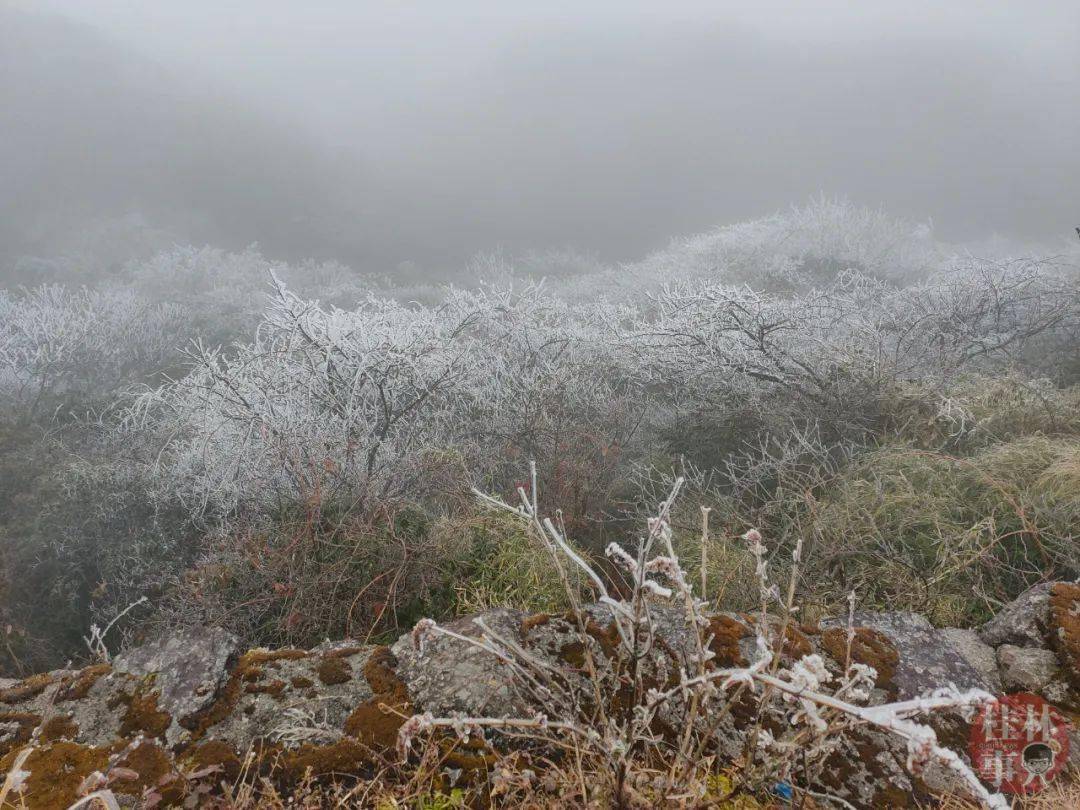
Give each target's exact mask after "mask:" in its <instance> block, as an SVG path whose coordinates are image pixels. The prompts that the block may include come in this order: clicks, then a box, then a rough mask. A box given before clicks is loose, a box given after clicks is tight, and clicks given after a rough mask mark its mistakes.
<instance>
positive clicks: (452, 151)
mask: <svg viewBox="0 0 1080 810" xmlns="http://www.w3.org/2000/svg"><path fill="white" fill-rule="evenodd" d="M15 5H16V6H17V7H19V8H29V7H30V6H31V4H29V3H22V4H15ZM32 5H33V7H34V8H37V9H47V10H49V11H51V12H53V13H54V14H55V15H57V16H60V17H64V18H65V19H69V20H75V21H78V22H79V23H81V24H83V25H84V26H85V27H86V28H87V30H92V32H93V34H94V35H95V36H99V35H100V36H104V37H105V38H106V39H105V40H104V41H105V42H107V43H109V47H115V49H116V50H117V53H118V54H119V53H122V54H123V56H122V57H118V58H122V59H124V60H134V59H138V60H145V61H146V63H147V64H151V63H152V64H154V65H156V66H158V67H160V68H161V69H162V75H163V76H164V77H167V79H166V78H163V79H162V81H168V82H170V83H175V84H176V86H178V87H183V88H184V92H185V93H188V94H190V95H192V96H194V97H195V98H201V97H203V96H205V97H207V98H213V99H215V103H223V104H224V106H226V107H229V108H230V114H232V113H233V112H234V110H233V109H232V108H236V109H244V110H250V112H251V115H252V116H253V117H257V119H258V120H259V121H260V124H259V125H257V126H253V127H252V128H251V129H244V130H243V132H245V133H247V134H245V135H244V138H252V139H255V138H258V135H255V134H251V133H259V132H268V131H270V130H273V131H274V137H275V138H287V139H290V140H289V143H290V146H289V147H288V148H289V149H300V147H299V146H296V145H295V144H299V143H303V144H304V147H303V148H305V149H310V151H311V152H312V154H316V155H318V159H319V160H320V161H322V164H321V166H322V168H320V169H319V171H320V172H322V171H325V172H326V174H327V177H329V178H333V176H334V175H340V177H341V178H344V177H346V176H347V177H348V178H349V180H348V181H347V182H345V181H342V185H343V186H345V185H347V186H348V188H347V189H345V188H342V189H334V190H333V192H330V191H327V192H325V193H324V192H323V189H324V188H328V186H326V185H324V184H322V183H323V181H321V180H320V184H312V185H311V188H310V189H308V190H307V191H305V192H304V193H305V194H309V195H310V196H311V197H312V198H316V197H324V196H325V197H327V198H329V197H333V199H334V200H335V202H333V203H332V205H333V206H338V207H342V206H346V205H348V206H352V208H349V211H350V213H349V215H348V216H347V217H343V218H342V223H341V224H337V225H335V226H334V228H332V229H330V228H328V229H325V231H316V230H310V231H305V232H303V233H302V232H301V229H299V228H295V229H294V230H291V231H288V236H287V237H286V236H281V234H282V233H283V231H281V230H280V229H279V228H277V227H276V226H275V223H276V222H277V220H278V219H280V220H281V221H282V222H293V223H295V222H299V221H300V219H302V218H303V217H301V216H300V215H298V214H297V213H296V211H290V209H289V202H288V199H287V198H288V197H289V196H290V195H289V194H288V191H287V189H288V187H289V182H288V181H287V180H285V179H281V178H277V179H275V181H274V183H272V184H271V185H270V186H268V187H267V188H266V189H260V187H259V182H260V181H259V179H258V178H259V177H260V176H261V175H262V174H263V172H262V171H260V170H259V169H257V168H252V169H250V170H248V171H247V173H246V174H245V175H244V178H245V180H244V188H245V191H244V193H240V192H235V191H234V190H232V189H230V190H228V193H230V194H233V193H235V195H236V196H235V197H234V198H231V199H235V200H236V201H237V202H235V203H230V207H231V208H235V207H239V208H243V207H244V206H245V205H246V204H247V199H248V198H247V197H245V196H244V195H245V194H249V195H250V199H251V200H252V205H255V204H256V201H257V204H258V205H259V206H262V207H261V208H259V210H258V212H257V214H253V215H251V216H250V217H246V218H245V217H240V216H238V217H237V218H236V221H235V222H233V221H232V220H230V221H229V224H228V225H227V227H226V226H222V228H221V229H219V230H220V234H219V233H217V232H213V235H214V237H215V238H216V237H218V236H220V241H226V242H235V243H238V244H246V243H247V242H251V241H259V242H260V243H264V244H266V243H268V242H269V243H270V244H271V245H272V246H273V245H274V238H275V234H276V235H277V236H278V237H279V238H280V239H281V240H283V241H281V242H280V247H281V252H283V253H296V254H302V255H308V254H311V255H314V254H316V253H319V252H320V250H319V247H318V245H319V244H323V245H324V246H325V250H326V251H329V252H331V253H333V252H335V251H336V252H338V253H341V254H343V255H342V256H341V258H344V259H345V260H352V261H354V262H355V261H357V260H359V261H363V260H364V259H365V258H366V257H371V258H372V260H377V261H379V262H393V261H394V260H397V259H411V258H415V259H419V260H421V261H422V262H426V263H429V264H430V263H438V262H439V261H443V260H445V261H447V262H453V261H458V260H460V259H461V258H462V257H464V256H467V255H468V254H469V253H471V252H473V251H475V250H478V249H482V248H490V247H492V246H495V245H500V244H501V245H504V246H508V247H510V248H513V249H526V248H530V247H545V246H555V245H574V246H578V247H581V248H585V249H589V250H594V251H597V252H598V253H600V254H601V255H602V256H604V257H606V258H612V259H629V258H634V257H636V256H638V255H640V254H641V253H642V252H644V251H646V250H648V249H651V248H654V247H658V246H660V245H662V244H663V243H664V242H665V241H666V240H667V239H668V237H670V236H673V235H676V234H679V233H688V232H694V231H697V230H701V229H703V228H707V227H709V226H711V225H714V224H719V223H723V222H728V221H733V220H737V219H745V218H749V217H753V216H757V215H761V214H764V213H768V212H770V211H773V210H776V209H778V208H783V207H786V206H787V205H789V204H792V203H800V202H803V201H805V200H806V199H807V198H808V197H809V196H811V195H814V194H816V193H818V192H825V193H827V194H847V195H848V196H850V197H851V198H852V199H854V200H855V201H857V202H860V203H866V204H871V205H878V204H880V205H883V206H885V207H886V208H887V209H889V210H890V211H893V212H895V213H896V214H899V215H903V216H909V217H913V218H916V219H920V220H925V219H928V218H932V219H933V220H934V223H935V225H936V228H937V231H938V233H939V236H941V237H943V238H945V239H950V240H963V239H973V238H978V237H981V236H985V235H987V234H989V233H992V232H1001V233H1005V234H1008V235H1012V236H1016V237H1021V238H1026V239H1060V238H1064V237H1065V236H1067V235H1070V234H1071V233H1072V227H1073V226H1074V225H1076V224H1080V3H1078V2H1076V0H1062V1H1061V2H1038V1H1037V0H1036V1H1032V0H1025V1H1024V2H1019V0H1017V2H1008V3H995V2H966V1H958V0H948V1H947V2H944V1H942V0H939V1H938V2H888V3H882V2H845V3H841V2H798V3H795V2H791V3H761V2H757V3H749V2H747V3H726V2H721V1H719V0H714V2H690V1H689V0H668V1H667V2H655V3H646V2H640V0H606V1H605V2H574V3H571V2H545V3H531V2H530V3H525V2H512V1H511V0H503V2H476V1H475V0H452V1H451V0H438V1H437V2H425V3H415V2H414V3H389V2H366V1H365V0H353V1H352V2H345V1H344V0H339V1H336V2H333V1H331V0H321V1H320V0H308V1H307V2H299V0H296V1H295V2H285V0H232V2H227V1H226V0H218V1H217V2H210V1H209V0H155V2H136V1H134V0H132V1H131V2H120V1H119V0H36V2H35V3H33V4H32ZM71 81H72V82H74V83H75V86H76V87H77V86H78V82H79V81H81V78H80V75H73V76H72V79H71ZM222 100H224V101H223V102H222ZM34 114H35V115H46V114H47V112H42V110H41V109H38V108H35V113H34ZM205 114H206V115H209V116H210V117H209V118H207V119H206V122H205V123H204V124H203V125H201V126H206V127H209V128H210V129H211V130H212V129H213V128H214V124H213V116H212V115H211V114H209V113H205ZM253 120H255V119H254V118H253ZM2 126H3V125H2V124H0V127H2ZM237 131H239V130H237ZM133 137H135V139H136V143H140V142H139V141H138V138H137V135H136V136H133ZM294 141H295V143H294ZM234 146H235V144H231V145H230V148H232V147H234ZM144 147H145V143H141V145H140V146H139V148H140V149H141V148H144ZM125 148H128V149H130V148H132V147H125ZM277 148H278V147H277V146H272V147H271V146H266V145H264V144H254V145H253V151H254V152H256V153H258V154H259V155H262V156H265V158H266V160H267V161H268V162H269V161H273V160H274V155H275V154H276V152H275V150H276V149H277ZM282 148H284V147H282ZM282 154H285V153H284V152H283V153H282ZM288 154H290V155H292V154H298V152H295V151H291V152H288ZM92 157H93V156H88V157H87V159H88V160H90V159H92ZM289 161H291V162H293V163H294V165H296V166H298V167H300V168H298V169H297V172H298V174H302V175H304V176H305V177H308V176H311V175H312V173H310V172H308V171H307V170H306V169H305V168H303V166H304V165H305V164H303V163H302V162H301V161H300V159H299V158H289V159H288V160H287V161H286V162H289ZM170 162H171V163H174V162H175V161H170ZM191 165H193V166H195V165H196V164H194V163H193V164H191ZM198 165H203V164H198ZM253 165H254V164H253ZM338 166H340V167H341V168H340V171H339V170H338V169H337V168H335V167H338ZM353 172H355V175H354V174H352V173H353ZM27 177H28V178H29V179H26V182H28V183H30V182H32V178H30V176H29V175H27ZM353 177H355V178H356V179H355V180H353V179H352V178H353ZM208 179H209V178H208ZM170 182H171V181H170ZM185 182H186V183H190V184H191V185H192V186H197V185H198V184H199V182H200V177H199V176H198V175H197V174H196V176H194V177H191V176H188V177H187V178H186V179H185ZM327 182H331V181H330V180H328V181H327ZM137 183H138V181H132V184H135V185H137ZM125 188H127V187H125ZM124 193H126V194H127V193H129V192H128V191H125V192H124ZM162 193H164V192H162ZM223 193H224V192H223ZM196 196H197V195H195V194H194V192H192V193H191V194H190V195H189V196H188V197H185V199H184V201H183V202H182V203H175V204H176V205H195V203H194V202H192V200H195V199H196ZM268 196H269V197H272V198H273V201H272V202H267V199H266V198H267V197H268ZM121 197H123V195H122V194H119V193H117V194H114V195H113V199H116V200H119V199H121ZM339 199H340V200H345V199H348V203H345V202H342V203H341V204H340V206H339V203H338V202H336V200H339ZM117 204H118V205H119V203H117ZM170 204H173V201H170ZM305 205H308V208H306V209H305V210H308V211H310V210H313V209H311V208H310V205H309V204H307V203H305ZM328 205H331V204H330V203H328ZM342 210H344V208H342ZM304 216H308V214H304ZM310 216H316V214H310ZM317 216H320V217H324V218H325V216H326V215H325V214H322V213H319V214H318V215H317ZM215 217H217V215H216V214H213V213H212V214H208V215H207V218H209V219H214V218H215ZM218 218H220V217H218ZM325 234H330V235H325ZM288 240H292V241H291V242H289V241H288ZM368 248H370V249H368Z"/></svg>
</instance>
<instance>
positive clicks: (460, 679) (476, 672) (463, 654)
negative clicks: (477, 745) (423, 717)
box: [390, 609, 529, 717]
mask: <svg viewBox="0 0 1080 810" xmlns="http://www.w3.org/2000/svg"><path fill="white" fill-rule="evenodd" d="M523 616H524V614H522V613H520V612H518V611H512V610H504V609H496V610H490V611H488V612H486V613H484V614H482V615H481V616H480V617H469V618H464V619H457V620H456V621H453V622H449V623H447V624H445V625H442V626H443V627H445V628H446V629H448V630H452V631H453V632H455V633H457V634H458V635H461V636H464V637H466V638H476V639H479V638H480V637H481V636H482V635H483V628H481V627H480V626H479V625H477V624H476V622H475V621H474V618H481V619H482V621H484V622H485V623H486V624H487V625H488V626H489V627H490V628H491V629H492V631H494V632H495V633H496V634H497V635H499V636H500V637H505V638H510V639H516V638H517V637H518V635H519V633H520V626H521V619H522V617H523ZM390 649H391V651H392V652H393V654H394V657H395V658H396V659H397V662H398V663H397V675H398V677H399V678H401V680H402V681H403V682H404V683H405V686H406V687H407V688H408V690H409V695H410V696H411V697H412V700H413V702H414V704H416V705H417V706H418V707H421V708H422V709H423V710H424V711H429V712H432V713H433V714H435V715H447V714H452V713H454V712H464V713H467V714H474V715H475V714H481V715H488V716H495V717H500V716H501V717H517V716H520V715H521V714H523V713H525V712H528V711H529V707H528V704H527V702H525V701H524V700H522V699H521V697H520V696H519V695H518V694H517V692H516V690H515V689H514V686H513V677H512V673H511V672H510V670H509V667H508V666H507V665H506V664H504V663H503V662H502V661H500V660H499V659H498V658H497V657H496V656H495V655H493V654H491V653H489V652H485V651H484V650H482V649H480V648H479V647H477V646H475V645H473V644H470V643H469V642H466V641H459V640H457V639H454V638H449V637H447V636H441V635H431V636H429V637H427V638H426V639H425V641H424V644H423V648H422V649H416V647H415V645H414V644H413V639H412V636H411V635H410V634H406V635H404V636H402V637H401V638H400V639H398V640H397V642H395V643H394V645H393V646H392V647H391V648H390Z"/></svg>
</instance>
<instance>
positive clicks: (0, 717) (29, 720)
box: [0, 712, 41, 756]
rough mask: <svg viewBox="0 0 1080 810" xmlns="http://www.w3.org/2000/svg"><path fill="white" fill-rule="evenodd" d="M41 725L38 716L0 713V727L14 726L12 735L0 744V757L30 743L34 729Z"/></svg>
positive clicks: (21, 713) (28, 713) (27, 713)
mask: <svg viewBox="0 0 1080 810" xmlns="http://www.w3.org/2000/svg"><path fill="white" fill-rule="evenodd" d="M39 723H41V715H40V714H31V713H30V712H0V725H4V726H10V725H15V726H16V728H15V729H14V732H13V733H12V735H11V736H10V737H9V738H8V739H6V740H4V741H3V742H2V743H0V756H3V755H5V754H7V753H8V751H11V750H13V749H15V748H21V747H22V746H23V745H24V744H26V743H27V742H29V741H30V737H31V736H32V735H33V733H34V729H36V728H37V727H38V724H39Z"/></svg>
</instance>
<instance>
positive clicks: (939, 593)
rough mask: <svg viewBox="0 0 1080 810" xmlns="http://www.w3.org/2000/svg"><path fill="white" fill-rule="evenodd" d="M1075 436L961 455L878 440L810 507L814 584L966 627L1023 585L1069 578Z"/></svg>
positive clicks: (1079, 502)
mask: <svg viewBox="0 0 1080 810" xmlns="http://www.w3.org/2000/svg"><path fill="white" fill-rule="evenodd" d="M1078 530H1080V440H1076V439H1071V438H1048V437H1042V436H1033V437H1027V438H1021V439H1016V440H1014V441H1009V442H1004V443H1000V444H994V445H990V446H989V447H987V448H985V449H983V450H980V451H979V452H976V453H974V454H973V455H971V456H969V457H960V456H953V455H949V454H946V453H941V452H935V451H925V450H918V449H913V448H910V447H884V448H881V449H879V450H876V451H873V452H870V453H867V454H865V455H864V456H862V457H861V458H859V459H858V460H857V462H855V463H854V464H853V465H852V466H851V467H850V468H849V469H847V470H846V471H845V472H844V473H843V474H842V475H841V476H840V477H839V478H838V479H837V480H835V481H834V482H833V483H832V484H831V485H830V486H829V487H828V488H826V489H825V490H824V491H823V492H822V494H821V496H820V498H819V500H818V502H817V503H816V504H815V505H814V510H813V515H812V536H813V548H812V549H811V552H810V554H809V555H808V559H809V560H810V561H811V565H812V567H813V569H814V571H815V574H814V577H813V578H812V579H811V581H817V582H826V581H827V582H830V583H833V584H834V588H835V591H836V593H834V594H831V596H832V597H833V598H839V597H840V596H842V591H844V590H847V589H850V588H854V589H855V590H856V591H857V593H858V594H859V595H860V597H861V599H862V600H864V601H865V602H866V603H868V604H869V605H873V606H876V607H889V608H891V609H911V610H918V611H921V612H924V613H926V614H927V615H928V616H929V617H930V619H931V620H932V621H934V622H936V623H938V624H964V623H973V622H977V621H980V620H983V619H985V618H987V617H988V616H989V615H990V613H992V611H993V609H994V608H995V607H996V606H997V605H999V604H1000V603H1001V602H1004V601H1006V600H1008V599H1009V598H1011V597H1013V596H1015V595H1016V594H1017V593H1018V592H1019V591H1021V590H1023V589H1024V587H1026V586H1027V585H1029V584H1031V583H1033V582H1037V581H1039V580H1041V579H1046V578H1052V577H1061V578H1065V577H1075V576H1076V572H1077V569H1078V552H1077V546H1076V540H1077V537H1076V535H1077V532H1078Z"/></svg>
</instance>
